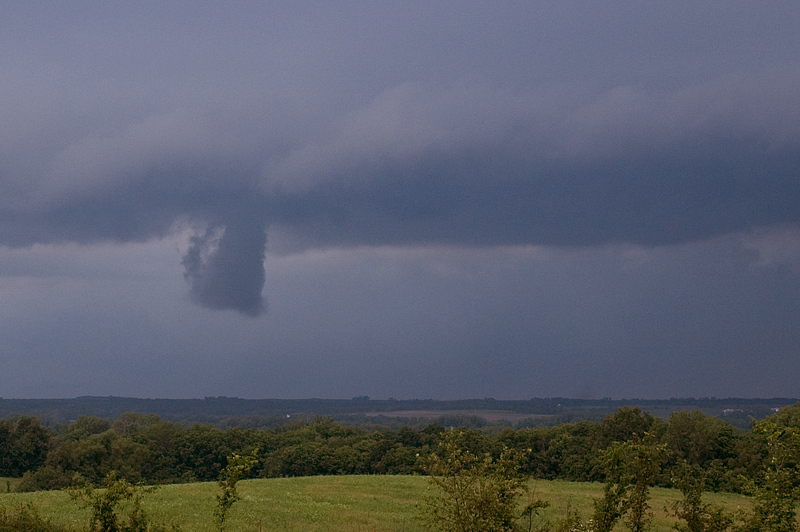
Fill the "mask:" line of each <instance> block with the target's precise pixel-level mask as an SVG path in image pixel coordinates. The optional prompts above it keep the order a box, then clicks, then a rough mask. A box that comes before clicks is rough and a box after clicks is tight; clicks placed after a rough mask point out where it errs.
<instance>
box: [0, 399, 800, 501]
mask: <svg viewBox="0 0 800 532" xmlns="http://www.w3.org/2000/svg"><path fill="white" fill-rule="evenodd" d="M768 419H769V420H771V421H773V422H775V423H777V424H778V425H783V426H792V427H800V403H798V404H796V405H794V406H789V407H785V408H782V409H781V410H780V412H778V413H774V414H773V415H771V416H769V418H768ZM446 430H447V429H446V428H445V427H443V426H441V425H438V424H430V425H428V426H426V427H424V428H421V429H415V428H412V427H401V428H399V429H389V428H381V429H378V430H366V429H364V428H359V427H353V426H348V425H344V424H342V423H339V422H337V421H335V420H333V419H332V418H323V417H318V418H316V419H315V420H313V421H301V422H294V423H291V424H287V425H281V426H278V427H275V428H271V429H243V428H241V427H231V428H217V427H214V426H212V425H208V424H195V425H192V426H189V427H186V426H184V425H181V424H178V423H174V422H171V421H165V420H162V419H161V418H160V417H159V416H158V415H156V414H142V413H132V412H129V413H125V414H123V415H121V416H119V417H118V418H117V419H115V420H114V421H112V422H109V421H107V420H104V419H101V418H99V417H93V416H80V417H79V418H78V419H77V420H75V421H73V422H72V423H69V424H65V425H62V426H61V427H60V428H59V429H58V430H54V429H52V428H49V427H45V426H43V425H41V424H40V423H39V420H38V419H37V418H35V417H26V416H23V417H16V418H10V419H7V420H1V421H0V476H13V477H19V476H23V480H22V481H21V482H20V483H19V484H18V489H21V490H38V489H58V488H62V487H65V486H67V485H69V484H70V483H72V482H73V481H74V480H75V478H76V476H77V475H79V476H80V477H82V478H84V479H86V480H88V481H90V482H93V483H100V482H102V480H103V479H104V478H105V477H106V475H108V473H109V472H111V471H116V472H117V474H118V475H119V476H120V477H122V478H125V479H127V480H129V481H131V482H144V483H147V484H162V483H175V482H189V481H210V480H216V479H217V477H218V476H219V473H220V471H221V470H222V469H223V468H224V467H225V466H226V465H227V457H228V456H231V455H233V454H241V455H244V454H250V453H251V452H253V451H254V450H255V451H256V453H257V456H258V459H259V460H258V464H257V465H256V467H254V468H253V470H252V472H251V476H255V477H282V476H308V475H338V474H415V473H423V472H424V466H425V463H424V460H425V459H426V458H427V457H428V456H429V455H430V454H431V453H432V452H433V451H435V450H436V448H437V445H438V443H439V442H440V441H441V438H442V437H443V434H444V433H445V431H446ZM465 432H466V437H465V439H464V441H465V442H466V445H467V447H468V450H470V451H472V452H473V453H476V454H478V453H491V454H493V455H495V456H499V454H500V453H501V452H502V450H503V449H504V448H514V449H518V450H521V451H523V452H524V453H525V456H526V458H525V460H524V462H523V466H522V469H523V470H522V472H523V473H525V474H529V475H531V476H533V477H535V478H545V479H566V480H576V481H603V480H605V478H604V475H605V473H604V468H603V467H601V465H600V464H599V463H598V455H599V453H600V451H601V450H603V449H605V448H607V447H609V446H610V445H611V444H612V443H613V442H622V441H638V440H641V439H642V438H643V437H644V435H645V434H649V436H648V438H649V439H650V440H651V441H655V442H661V443H664V444H666V446H667V448H668V449H669V459H668V460H667V462H666V465H665V467H664V468H663V469H662V471H661V473H660V475H659V476H658V480H657V483H658V484H660V485H662V486H670V485H671V482H672V480H671V479H672V478H673V475H672V472H673V471H672V470H673V468H674V467H676V466H677V464H679V463H684V462H686V463H688V464H691V465H694V466H697V467H700V468H702V469H703V470H704V471H705V472H706V476H707V485H708V488H709V489H712V490H724V491H741V489H742V486H743V482H746V480H747V479H755V480H757V479H758V475H760V474H761V472H762V471H764V470H765V467H764V466H765V461H766V460H767V456H768V447H767V442H766V439H765V437H764V436H763V435H761V434H758V433H754V432H752V431H743V430H740V429H738V428H736V427H735V426H733V425H731V424H729V423H727V422H725V421H724V420H722V419H720V418H717V417H713V416H708V415H706V414H704V413H702V412H701V411H699V410H694V411H681V412H674V413H672V414H671V415H670V417H669V420H668V421H664V420H662V419H660V418H658V417H654V416H652V415H650V414H649V413H647V412H643V411H642V410H640V409H639V408H638V407H622V408H620V409H619V410H617V411H616V412H615V413H613V414H610V415H608V416H606V417H605V418H604V419H603V420H602V421H599V422H594V421H580V422H577V423H565V424H561V425H558V426H555V427H540V428H523V429H511V428H506V429H503V430H501V431H500V432H497V433H487V432H485V431H481V430H475V429H465Z"/></svg>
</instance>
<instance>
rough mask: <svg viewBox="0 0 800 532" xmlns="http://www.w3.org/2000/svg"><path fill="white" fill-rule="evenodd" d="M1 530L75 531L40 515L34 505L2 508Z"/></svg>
mask: <svg viewBox="0 0 800 532" xmlns="http://www.w3.org/2000/svg"><path fill="white" fill-rule="evenodd" d="M0 532H73V530H72V529H71V528H66V527H63V526H59V525H54V524H52V523H50V521H48V520H46V519H43V518H41V517H39V514H38V513H37V512H36V508H34V507H33V506H30V505H28V506H22V507H20V508H13V509H11V508H3V509H0Z"/></svg>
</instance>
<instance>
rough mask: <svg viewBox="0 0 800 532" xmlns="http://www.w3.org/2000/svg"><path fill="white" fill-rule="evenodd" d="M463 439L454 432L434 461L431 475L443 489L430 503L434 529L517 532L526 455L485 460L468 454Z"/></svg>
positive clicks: (506, 452) (506, 453)
mask: <svg viewBox="0 0 800 532" xmlns="http://www.w3.org/2000/svg"><path fill="white" fill-rule="evenodd" d="M464 440H465V435H464V433H463V432H461V431H454V430H451V431H449V432H447V433H446V434H445V436H444V438H443V440H442V442H441V443H440V444H439V452H438V453H435V454H433V455H431V457H430V461H429V465H428V468H427V472H428V474H429V475H430V480H431V484H432V485H433V486H434V487H437V488H439V490H440V492H439V494H437V495H434V496H431V497H430V498H429V499H428V507H427V510H428V518H429V520H430V522H431V524H432V525H433V526H434V527H435V528H437V529H438V530H442V531H447V532H468V531H475V530H480V531H485V532H508V531H514V530H517V529H518V527H517V520H518V519H519V515H517V513H516V507H517V502H518V500H519V497H520V496H521V495H522V492H523V491H525V489H526V483H527V478H526V477H524V476H523V475H521V474H520V473H519V467H520V463H521V461H522V454H521V453H519V452H515V451H512V450H509V449H505V450H504V451H503V453H502V454H501V455H500V458H499V459H497V460H495V459H493V458H492V456H491V454H489V453H486V454H485V455H483V456H482V457H480V456H477V455H475V454H473V453H471V452H469V451H465V450H464V447H465V444H466V442H465V441H464ZM532 510H533V508H531V511H532ZM529 513H530V512H529Z"/></svg>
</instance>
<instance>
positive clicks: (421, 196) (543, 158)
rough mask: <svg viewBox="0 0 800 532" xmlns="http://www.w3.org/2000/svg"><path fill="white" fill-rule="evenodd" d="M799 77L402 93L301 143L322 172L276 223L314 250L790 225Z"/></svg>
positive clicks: (282, 201)
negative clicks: (653, 87)
mask: <svg viewBox="0 0 800 532" xmlns="http://www.w3.org/2000/svg"><path fill="white" fill-rule="evenodd" d="M798 82H800V76H798V75H797V71H796V70H793V71H790V72H783V73H781V74H780V75H775V74H774V73H762V74H760V75H758V76H753V77H750V78H726V79H722V80H717V81H715V82H714V83H709V84H706V85H701V86H697V87H690V88H687V89H683V90H681V91H678V92H675V93H661V94H659V93H655V94H648V93H647V92H645V91H641V90H638V89H635V88H631V87H621V88H618V89H615V90H612V91H610V92H609V93H606V94H602V95H600V96H598V97H595V98H593V99H590V100H588V101H582V102H563V101H562V102H557V104H558V106H557V107H556V108H553V107H552V102H551V103H549V104H548V105H547V106H545V105H542V104H539V103H538V102H537V99H536V98H534V97H527V98H521V97H519V96H514V97H512V96H510V95H507V94H502V93H495V94H491V93H489V94H487V93H485V92H481V93H478V94H470V95H469V96H470V97H465V95H463V94H459V93H458V92H457V91H454V92H451V93H444V94H442V93H440V94H433V95H431V94H428V93H425V92H424V91H420V90H417V91H412V92H413V96H414V97H409V95H408V94H407V91H398V92H399V95H397V94H396V95H388V96H387V97H385V99H384V100H383V101H381V102H380V103H379V104H378V105H374V106H373V107H372V108H369V109H367V110H366V111H365V112H364V113H361V114H359V115H358V116H356V117H352V118H351V119H350V123H347V121H345V124H343V125H342V126H341V128H342V130H344V133H343V132H342V131H336V132H334V133H333V134H332V135H331V137H332V138H331V139H330V141H329V142H328V144H325V143H321V144H320V145H318V146H316V147H314V148H308V149H307V150H306V151H305V152H301V153H300V154H299V155H298V156H297V157H298V158H300V159H301V160H302V161H306V160H307V161H310V162H309V163H308V169H307V171H309V172H312V171H316V172H320V174H321V176H322V177H319V176H317V182H315V183H312V184H309V185H305V186H304V185H300V186H299V187H298V188H299V189H300V190H297V191H291V190H289V191H283V192H280V193H278V194H275V195H273V196H271V197H270V201H271V204H270V205H271V212H270V216H271V218H272V219H273V220H274V221H275V222H276V224H277V225H278V228H277V230H276V232H281V231H285V232H286V233H287V234H288V235H290V236H289V240H290V241H294V242H296V243H298V245H308V246H315V245H360V244H374V245H380V244H416V243H429V242H434V243H451V244H462V245H497V244H549V245H556V246H574V245H595V244H607V243H614V242H632V243H637V244H642V245H662V244H674V243H681V242H688V241H694V240H699V239H705V238H709V237H714V236H717V235H722V234H726V233H731V232H739V231H747V230H750V229H753V228H755V227H761V226H770V225H774V224H779V223H793V222H797V221H798V220H800V134H799V133H800V132H799V131H798V127H797V126H796V124H797V123H798V120H800V116H798V112H797V109H798V108H800V98H798V96H797V93H796V90H795V88H794V87H796V86H797V83H798ZM458 98H462V99H463V101H461V102H459V103H458V104H453V103H452V101H453V100H454V99H458ZM431 99H433V100H434V101H433V102H431ZM443 109H444V112H443V111H442V110H443ZM409 117H411V119H409ZM353 124H355V125H353ZM348 128H351V129H352V130H354V131H362V132H363V133H362V134H361V136H349V135H348V133H349V130H348ZM387 131H388V132H389V133H388V134H387V133H386V132H387ZM342 137H343V138H344V140H342ZM320 154H322V155H320ZM320 158H322V159H325V160H327V162H328V164H327V165H324V164H321V163H320V161H319V159H320ZM302 161H301V162H302ZM297 164H301V163H300V162H298V163H297ZM300 182H301V183H303V180H302V179H301V180H300Z"/></svg>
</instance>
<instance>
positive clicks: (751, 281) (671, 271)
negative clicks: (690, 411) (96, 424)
mask: <svg viewBox="0 0 800 532" xmlns="http://www.w3.org/2000/svg"><path fill="white" fill-rule="evenodd" d="M3 11H4V15H3V17H2V18H0V69H1V71H2V73H3V74H2V76H0V95H2V97H1V98H0V117H2V119H0V397H5V398H35V397H75V396H81V395H115V396H129V397H154V398H155V397H158V398H192V397H206V396H230V397H243V398H309V397H319V398H350V397H355V396H362V395H368V396H370V397H372V398H374V399H386V398H390V397H393V398H396V399H413V398H420V399H422V398H433V399H459V398H484V397H494V398H497V399H528V398H533V397H574V398H601V397H611V398H643V399H658V398H670V397H797V396H798V388H797V382H798V381H799V380H800V32H798V31H797V28H798V27H800V9H797V6H796V5H795V4H794V3H793V2H766V3H765V2H751V1H744V0H725V1H717V0H709V1H706V2H702V3H697V2H689V1H680V0H676V1H674V2H638V1H621V0H609V1H604V2H593V1H585V2H576V1H569V0H553V1H536V0H528V1H512V0H508V1H504V2H483V1H471V0H457V1H448V0H442V1H438V2H428V1H415V0H407V1H402V2H394V1H388V0H387V1H385V2H374V1H364V2H361V1H348V0H342V1H340V2H311V1H298V2H269V1H252V2H250V1H244V0H243V1H215V0H208V1H203V2H197V1H186V2H184V1H178V0H170V1H163V0H159V1H148V0H142V1H139V2H100V1H97V2H93V1H80V0H78V1H75V2H68V3H64V2H44V1H36V0H31V1H29V2H9V3H8V4H7V5H5V6H4V9H3Z"/></svg>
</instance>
